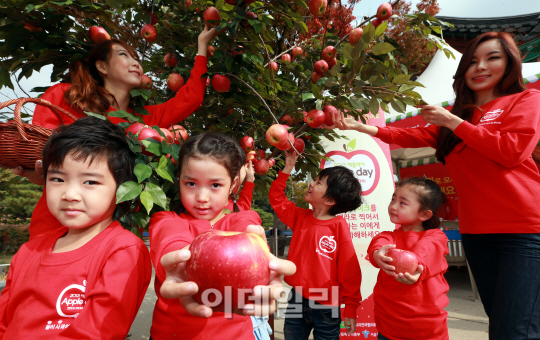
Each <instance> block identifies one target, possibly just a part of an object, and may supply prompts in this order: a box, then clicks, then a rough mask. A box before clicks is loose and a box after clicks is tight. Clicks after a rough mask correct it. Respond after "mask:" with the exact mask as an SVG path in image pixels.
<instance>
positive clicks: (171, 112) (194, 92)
mask: <svg viewBox="0 0 540 340" xmlns="http://www.w3.org/2000/svg"><path fill="white" fill-rule="evenodd" d="M207 63H208V58H207V57H203V56H197V57H195V65H194V66H193V70H191V76H190V77H189V80H188V81H187V83H186V84H185V85H184V86H182V88H181V89H180V91H178V93H177V94H176V95H175V96H174V98H172V99H170V100H168V101H167V102H165V103H163V104H159V105H152V106H146V107H145V109H147V110H148V112H149V113H150V115H149V116H143V118H144V122H145V123H146V124H147V125H150V126H152V125H157V126H159V127H163V128H169V127H171V124H176V123H178V122H180V121H182V120H183V119H184V118H186V117H187V116H189V115H190V114H192V113H193V111H195V110H196V109H197V108H198V107H199V106H201V104H202V102H203V99H204V92H205V91H206V78H204V79H202V78H201V76H202V75H203V74H205V73H206V72H207V70H208V67H207Z"/></svg>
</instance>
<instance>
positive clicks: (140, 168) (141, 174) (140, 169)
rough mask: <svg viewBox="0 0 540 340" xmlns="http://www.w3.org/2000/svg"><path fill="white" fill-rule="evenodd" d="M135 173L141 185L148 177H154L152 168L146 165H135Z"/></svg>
mask: <svg viewBox="0 0 540 340" xmlns="http://www.w3.org/2000/svg"><path fill="white" fill-rule="evenodd" d="M133 173H135V176H137V180H138V181H139V183H141V182H142V181H144V180H145V179H147V178H148V177H150V176H152V168H151V167H149V166H148V165H146V164H137V165H135V169H133Z"/></svg>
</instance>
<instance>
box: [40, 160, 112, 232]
mask: <svg viewBox="0 0 540 340" xmlns="http://www.w3.org/2000/svg"><path fill="white" fill-rule="evenodd" d="M46 190H47V205H48V207H49V210H50V211H51V213H52V214H53V216H54V217H56V218H57V219H58V220H59V221H60V223H62V225H63V226H65V227H68V228H70V229H89V228H92V227H96V226H98V225H99V224H100V222H104V221H105V222H108V220H110V221H112V215H113V213H114V210H115V208H116V203H115V202H116V181H115V179H114V177H113V175H112V173H111V171H110V170H109V165H108V164H107V160H106V159H105V158H104V157H101V158H94V161H93V162H92V164H90V157H88V158H87V159H86V160H85V161H84V162H82V161H76V160H74V159H73V154H72V153H69V154H68V155H67V156H66V158H65V159H64V163H63V164H62V166H61V167H59V168H52V167H49V169H48V172H47V182H46ZM108 223H110V222H108Z"/></svg>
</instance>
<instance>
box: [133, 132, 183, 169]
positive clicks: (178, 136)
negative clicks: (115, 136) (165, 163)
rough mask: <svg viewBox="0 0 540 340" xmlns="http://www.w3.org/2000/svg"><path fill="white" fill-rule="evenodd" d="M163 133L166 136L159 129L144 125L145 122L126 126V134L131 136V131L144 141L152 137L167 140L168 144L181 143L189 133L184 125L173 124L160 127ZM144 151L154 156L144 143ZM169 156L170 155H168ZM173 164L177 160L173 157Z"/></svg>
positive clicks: (157, 139) (156, 139) (159, 140)
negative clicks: (166, 127)
mask: <svg viewBox="0 0 540 340" xmlns="http://www.w3.org/2000/svg"><path fill="white" fill-rule="evenodd" d="M160 130H161V132H162V134H163V135H164V136H165V137H163V136H162V135H161V134H160V133H159V132H158V131H157V130H154V129H153V128H152V127H150V126H148V125H144V124H143V123H133V124H131V125H130V126H128V127H127V128H126V136H129V133H130V132H131V133H132V134H133V135H134V136H135V137H136V138H137V140H139V141H140V142H142V141H143V140H145V139H148V138H151V139H153V140H155V141H158V142H160V143H161V142H163V141H165V142H166V143H167V144H173V143H174V144H178V145H180V144H181V142H183V141H185V140H186V139H187V138H188V137H189V135H188V132H187V130H186V128H184V127H183V126H182V125H173V126H171V127H170V128H169V129H165V128H160ZM141 146H142V149H143V151H142V153H143V154H144V155H147V156H153V154H152V153H150V152H148V151H146V150H145V147H144V145H142V143H141ZM167 157H170V155H167ZM172 162H173V164H175V163H176V162H175V161H174V159H172Z"/></svg>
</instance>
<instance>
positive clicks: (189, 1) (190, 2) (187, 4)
mask: <svg viewBox="0 0 540 340" xmlns="http://www.w3.org/2000/svg"><path fill="white" fill-rule="evenodd" d="M192 3H193V2H192V1H191V0H186V8H188V7H189V6H191V4H192Z"/></svg>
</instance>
